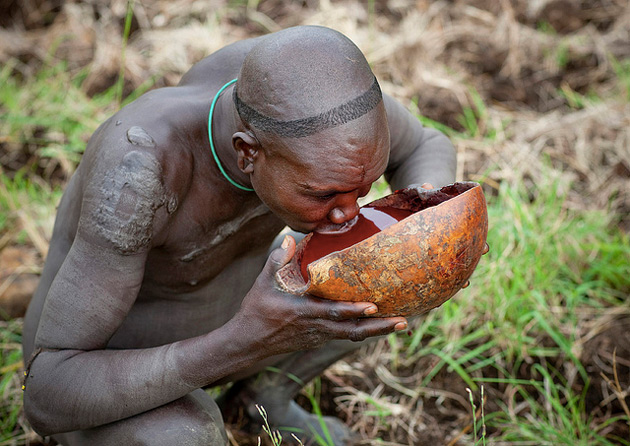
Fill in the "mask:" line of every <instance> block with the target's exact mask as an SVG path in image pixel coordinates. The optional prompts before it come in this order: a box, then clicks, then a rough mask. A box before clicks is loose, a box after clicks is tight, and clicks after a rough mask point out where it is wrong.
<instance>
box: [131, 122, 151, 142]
mask: <svg viewBox="0 0 630 446" xmlns="http://www.w3.org/2000/svg"><path fill="white" fill-rule="evenodd" d="M127 140H128V141H129V142H130V143H131V144H133V145H134V146H141V147H155V141H154V140H153V138H151V135H149V134H148V133H147V131H146V130H145V129H143V128H142V127H138V126H135V125H134V126H133V127H130V128H129V130H127Z"/></svg>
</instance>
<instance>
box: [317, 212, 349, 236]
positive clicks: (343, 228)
mask: <svg viewBox="0 0 630 446" xmlns="http://www.w3.org/2000/svg"><path fill="white" fill-rule="evenodd" d="M358 219H359V216H358V215H357V216H356V217H354V218H353V219H352V220H348V221H347V222H345V223H342V224H340V225H335V224H331V225H324V226H319V227H318V228H317V229H315V231H314V232H317V233H319V234H343V233H344V232H347V231H349V230H350V229H351V228H352V227H353V226H354V225H355V223H356V222H357V220H358Z"/></svg>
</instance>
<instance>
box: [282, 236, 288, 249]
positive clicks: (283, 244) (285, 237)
mask: <svg viewBox="0 0 630 446" xmlns="http://www.w3.org/2000/svg"><path fill="white" fill-rule="evenodd" d="M288 247H289V236H288V235H285V236H284V240H282V249H287V248H288Z"/></svg>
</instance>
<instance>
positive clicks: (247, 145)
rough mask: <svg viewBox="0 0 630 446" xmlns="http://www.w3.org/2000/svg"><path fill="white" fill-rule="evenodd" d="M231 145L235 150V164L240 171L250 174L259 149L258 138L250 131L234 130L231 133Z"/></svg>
mask: <svg viewBox="0 0 630 446" xmlns="http://www.w3.org/2000/svg"><path fill="white" fill-rule="evenodd" d="M232 147H234V150H236V156H237V161H236V163H237V165H238V168H239V169H240V170H241V172H243V173H246V174H250V173H252V172H253V171H254V161H255V160H256V158H257V157H258V152H259V151H260V149H261V147H260V143H259V142H258V139H256V137H255V136H254V135H252V134H251V133H247V132H236V133H235V134H233V135H232Z"/></svg>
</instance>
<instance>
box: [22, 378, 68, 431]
mask: <svg viewBox="0 0 630 446" xmlns="http://www.w3.org/2000/svg"><path fill="white" fill-rule="evenodd" d="M42 393H44V392H38V391H36V389H32V388H31V389H29V388H28V387H27V388H26V389H24V415H25V416H26V419H27V420H28V422H29V424H30V425H31V427H32V428H33V430H34V431H35V432H37V433H38V434H39V435H41V436H42V437H47V436H49V435H52V434H56V433H59V432H61V429H60V428H59V426H58V422H57V420H56V419H55V416H54V414H53V413H52V410H51V407H52V404H50V402H47V398H46V396H45V394H44V395H42Z"/></svg>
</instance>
